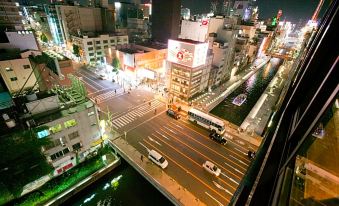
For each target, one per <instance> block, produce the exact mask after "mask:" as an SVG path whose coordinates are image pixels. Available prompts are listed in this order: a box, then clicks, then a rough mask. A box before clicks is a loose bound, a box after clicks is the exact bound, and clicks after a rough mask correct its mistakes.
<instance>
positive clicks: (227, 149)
mask: <svg viewBox="0 0 339 206" xmlns="http://www.w3.org/2000/svg"><path fill="white" fill-rule="evenodd" d="M180 122H182V123H183V124H181V125H182V126H184V127H186V128H187V129H189V130H191V131H193V132H195V133H196V134H199V135H201V136H202V137H204V138H205V139H209V138H208V137H207V136H206V135H205V134H202V133H200V132H198V131H196V130H194V129H192V128H190V127H188V126H186V125H185V124H188V125H191V126H195V125H193V124H192V123H191V122H185V121H184V120H181V119H180ZM222 148H224V149H225V150H226V151H228V152H231V153H234V154H235V155H237V156H239V158H242V159H243V160H246V161H248V164H249V163H250V161H249V160H248V159H246V158H245V157H243V156H242V155H239V154H237V153H236V152H234V151H233V150H231V149H229V148H227V147H222Z"/></svg>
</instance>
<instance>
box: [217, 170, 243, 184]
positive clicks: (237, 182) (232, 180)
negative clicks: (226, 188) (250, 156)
mask: <svg viewBox="0 0 339 206" xmlns="http://www.w3.org/2000/svg"><path fill="white" fill-rule="evenodd" d="M220 174H222V175H223V176H224V177H226V178H228V179H229V180H231V181H232V182H234V183H235V184H237V185H238V184H239V182H237V181H235V180H234V179H233V178H231V177H229V176H227V175H226V174H225V173H223V172H221V173H220Z"/></svg>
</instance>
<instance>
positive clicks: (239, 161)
mask: <svg viewBox="0 0 339 206" xmlns="http://www.w3.org/2000/svg"><path fill="white" fill-rule="evenodd" d="M228 156H230V157H232V158H233V159H235V160H237V161H239V162H240V163H243V164H244V165H246V166H248V165H247V164H246V163H245V162H243V161H241V160H239V159H237V158H235V157H233V156H232V155H230V154H229V155H228Z"/></svg>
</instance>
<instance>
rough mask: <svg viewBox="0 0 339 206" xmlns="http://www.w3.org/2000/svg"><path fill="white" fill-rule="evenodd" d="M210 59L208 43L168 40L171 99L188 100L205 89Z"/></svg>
mask: <svg viewBox="0 0 339 206" xmlns="http://www.w3.org/2000/svg"><path fill="white" fill-rule="evenodd" d="M212 60H213V55H211V54H208V43H201V42H194V41H188V40H169V41H168V53H167V61H169V62H170V69H169V73H170V75H169V92H170V95H171V96H172V98H173V101H177V100H178V99H180V100H182V101H186V102H188V101H190V100H191V98H192V97H194V96H195V95H197V94H199V93H201V92H204V91H206V90H207V88H208V81H209V74H210V70H211V66H212Z"/></svg>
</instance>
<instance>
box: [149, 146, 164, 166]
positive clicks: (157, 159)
mask: <svg viewBox="0 0 339 206" xmlns="http://www.w3.org/2000/svg"><path fill="white" fill-rule="evenodd" d="M148 158H149V159H150V160H152V162H154V163H155V164H156V165H158V166H159V167H161V168H162V169H165V168H166V167H167V165H168V162H167V160H165V158H164V157H163V156H161V154H159V153H158V152H157V151H155V150H150V151H149V153H148Z"/></svg>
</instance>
